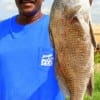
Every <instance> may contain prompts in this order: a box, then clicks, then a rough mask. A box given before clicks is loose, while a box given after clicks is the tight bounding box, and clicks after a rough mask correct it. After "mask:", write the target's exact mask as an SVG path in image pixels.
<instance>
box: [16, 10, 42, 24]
mask: <svg viewBox="0 0 100 100" xmlns="http://www.w3.org/2000/svg"><path fill="white" fill-rule="evenodd" d="M42 15H43V14H42V13H41V11H39V12H37V13H36V14H35V15H34V16H31V15H30V16H25V15H21V14H19V15H18V16H17V22H18V23H19V24H22V25H25V24H30V23H32V22H35V21H37V20H38V19H39V18H41V17H42Z"/></svg>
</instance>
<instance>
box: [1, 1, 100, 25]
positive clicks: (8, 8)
mask: <svg viewBox="0 0 100 100" xmlns="http://www.w3.org/2000/svg"><path fill="white" fill-rule="evenodd" d="M52 3H53V0H44V2H43V5H42V11H43V12H44V13H46V14H49V12H50V9H51V5H52ZM17 13H18V11H17V8H16V6H15V0H0V20H3V19H6V18H8V17H11V16H13V15H15V14H17ZM91 14H92V19H93V22H94V23H99V24H100V0H94V1H93V5H92V10H91Z"/></svg>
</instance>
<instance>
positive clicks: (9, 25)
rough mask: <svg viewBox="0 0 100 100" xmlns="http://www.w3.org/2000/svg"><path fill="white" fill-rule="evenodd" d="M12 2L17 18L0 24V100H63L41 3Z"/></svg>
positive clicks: (22, 0) (47, 18) (28, 0)
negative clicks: (14, 4)
mask: <svg viewBox="0 0 100 100" xmlns="http://www.w3.org/2000/svg"><path fill="white" fill-rule="evenodd" d="M15 2H16V5H17V7H18V11H19V15H16V16H13V17H12V18H9V19H7V20H5V21H2V22H1V23H0V100H64V96H63V94H62V92H61V91H60V89H59V86H58V82H57V80H56V77H55V72H54V50H53V48H52V46H51V43H50V39H49V32H48V25H49V17H48V16H47V15H44V14H42V13H41V5H42V2H43V1H42V0H15Z"/></svg>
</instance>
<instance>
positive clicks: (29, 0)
mask: <svg viewBox="0 0 100 100" xmlns="http://www.w3.org/2000/svg"><path fill="white" fill-rule="evenodd" d="M36 1H37V0H20V4H23V3H33V4H35V3H36Z"/></svg>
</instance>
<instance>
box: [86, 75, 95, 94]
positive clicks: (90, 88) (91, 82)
mask: <svg viewBox="0 0 100 100" xmlns="http://www.w3.org/2000/svg"><path fill="white" fill-rule="evenodd" d="M93 89H94V79H93V75H91V77H90V79H89V83H88V85H87V94H88V95H89V96H92V93H93Z"/></svg>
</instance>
